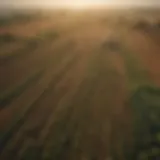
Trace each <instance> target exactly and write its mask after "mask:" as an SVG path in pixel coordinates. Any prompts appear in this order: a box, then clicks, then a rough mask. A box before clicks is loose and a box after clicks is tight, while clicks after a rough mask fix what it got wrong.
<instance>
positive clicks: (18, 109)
mask: <svg viewBox="0 0 160 160" xmlns="http://www.w3.org/2000/svg"><path fill="white" fill-rule="evenodd" d="M13 15H14V14H13ZM159 15H160V14H159V11H158V10H152V9H147V10H146V9H145V10H143V9H140V10H134V9H133V10H101V11H100V10H96V11H92V10H91V11H67V10H63V11H38V12H33V13H32V14H29V13H28V12H27V13H26V12H25V13H23V12H22V13H21V12H20V13H19V12H18V13H15V15H14V16H11V17H8V16H7V17H5V16H3V17H0V159H1V160H51V159H53V160H110V159H117V160H124V159H126V157H127V156H131V157H132V158H133V154H134V153H135V152H136V151H133V150H134V147H135V146H136V145H137V146H141V145H138V144H136V145H135V141H136V140H135V134H134V133H135V128H136V138H137V139H138V138H140V139H142V137H144V135H143V134H142V133H141V132H140V130H141V128H143V127H141V126H144V123H145V122H146V123H147V124H148V125H145V126H144V128H143V131H145V133H146V137H147V138H146V137H145V138H146V139H145V138H144V141H143V142H142V146H141V148H140V149H141V150H142V151H143V153H144V152H145V151H146V150H147V149H144V148H143V143H145V144H146V143H147V145H149V144H150V142H148V140H150V139H151V135H150V134H151V133H150V126H149V122H150V121H149V120H148V119H147V117H146V114H147V113H148V114H149V112H147V111H148V109H147V107H146V108H145V107H143V108H141V106H145V103H147V105H151V106H156V107H153V108H154V109H153V114H154V116H155V115H156V116H157V117H159V116H158V114H160V108H158V107H160V102H159V100H158V99H159V98H158V95H159V87H160V63H159V59H160V16H159ZM143 91H144V92H143ZM137 95H138V96H137ZM139 95H140V96H139ZM142 100H143V101H144V104H143V101H142ZM157 106H158V107H157ZM142 109H143V110H142ZM137 113H139V114H138V115H137ZM144 113H146V114H144ZM136 116H137V117H138V118H139V119H138V120H137V121H136V124H134V123H135V121H134V119H135V117H136ZM143 116H144V117H143ZM148 116H150V115H148ZM145 118H146V119H147V120H148V121H147V120H146V119H145ZM158 120H159V119H158ZM154 122H155V121H154ZM156 122H157V121H156ZM156 122H155V123H156ZM135 125H136V127H135ZM139 125H141V126H139ZM156 125H157V127H159V126H160V123H158V124H157V123H156ZM159 128H160V127H159ZM137 130H138V131H137ZM139 132H140V133H139ZM145 133H144V134H145ZM158 133H159V134H160V130H158V132H156V134H158ZM137 141H138V140H137ZM159 143H160V142H159ZM136 149H137V148H136ZM136 149H135V150H136ZM138 149H139V148H138ZM140 149H139V150H138V152H137V153H135V154H134V156H135V158H134V159H133V160H135V159H138V160H143V159H144V157H145V156H146V152H145V154H143V155H145V156H142V153H141V150H140ZM156 149H157V148H156ZM157 150H158V149H157ZM157 150H156V151H157ZM147 151H148V150H147ZM126 152H127V153H126ZM148 152H149V151H148ZM157 152H158V153H157ZM157 152H156V153H157V154H160V151H159V150H158V151H157ZM149 156H151V154H150V155H149ZM128 159H129V160H131V158H128V157H127V160H128ZM151 159H152V158H151ZM144 160H147V158H146V159H144Z"/></svg>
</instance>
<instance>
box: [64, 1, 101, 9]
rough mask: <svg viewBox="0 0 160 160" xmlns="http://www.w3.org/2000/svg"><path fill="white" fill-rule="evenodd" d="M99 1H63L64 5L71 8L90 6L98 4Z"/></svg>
mask: <svg viewBox="0 0 160 160" xmlns="http://www.w3.org/2000/svg"><path fill="white" fill-rule="evenodd" d="M99 4H100V3H99V1H97V0H92V1H91V0H69V1H67V2H66V3H63V6H64V7H69V8H72V9H83V8H90V7H93V6H95V5H99Z"/></svg>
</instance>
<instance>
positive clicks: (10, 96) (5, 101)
mask: <svg viewBox="0 0 160 160" xmlns="http://www.w3.org/2000/svg"><path fill="white" fill-rule="evenodd" d="M42 73H43V72H42V71H40V72H38V73H36V74H35V75H33V76H31V77H29V78H28V79H27V80H26V81H25V82H23V83H22V84H20V85H19V86H18V87H16V88H13V89H11V90H10V91H6V92H3V93H1V94H0V110H1V109H3V108H5V107H6V106H7V105H9V104H10V103H11V102H12V101H13V100H14V99H15V98H16V97H18V96H19V95H20V94H21V93H23V91H24V90H25V89H27V88H28V87H29V86H30V85H31V84H33V83H34V82H36V81H37V80H38V79H39V78H40V77H41V75H42Z"/></svg>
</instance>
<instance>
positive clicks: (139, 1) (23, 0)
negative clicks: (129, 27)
mask: <svg viewBox="0 0 160 160" xmlns="http://www.w3.org/2000/svg"><path fill="white" fill-rule="evenodd" d="M12 5H13V6H48V7H51V6H53V7H54V6H72V7H76V6H81V7H84V6H90V5H155V6H160V0H0V7H3V6H12Z"/></svg>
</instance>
